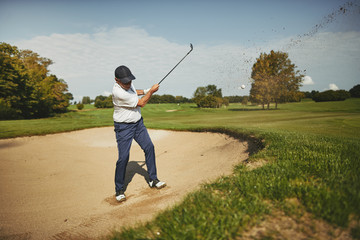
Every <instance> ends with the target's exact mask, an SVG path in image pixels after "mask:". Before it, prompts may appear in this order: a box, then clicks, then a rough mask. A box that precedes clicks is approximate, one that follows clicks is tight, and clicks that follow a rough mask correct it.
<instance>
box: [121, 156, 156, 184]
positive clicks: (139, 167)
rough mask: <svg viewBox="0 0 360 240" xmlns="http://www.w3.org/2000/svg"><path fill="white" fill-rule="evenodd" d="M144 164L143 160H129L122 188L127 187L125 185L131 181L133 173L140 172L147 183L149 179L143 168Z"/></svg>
mask: <svg viewBox="0 0 360 240" xmlns="http://www.w3.org/2000/svg"><path fill="white" fill-rule="evenodd" d="M143 166H145V161H129V162H128V164H127V166H126V173H125V183H124V188H125V190H126V189H127V186H128V185H129V183H130V182H131V181H132V179H133V177H134V176H135V174H140V175H141V176H143V177H144V179H145V181H146V182H147V183H148V182H149V181H150V178H149V174H148V172H147V171H146V170H145V169H144V168H143Z"/></svg>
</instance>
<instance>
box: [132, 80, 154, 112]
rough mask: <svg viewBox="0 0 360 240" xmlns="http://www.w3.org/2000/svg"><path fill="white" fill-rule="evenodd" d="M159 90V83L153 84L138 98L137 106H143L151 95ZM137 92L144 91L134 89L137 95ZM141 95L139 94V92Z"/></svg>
mask: <svg viewBox="0 0 360 240" xmlns="http://www.w3.org/2000/svg"><path fill="white" fill-rule="evenodd" d="M157 90H159V84H155V85H153V86H152V87H151V88H150V90H149V91H148V92H147V93H146V94H145V96H143V97H142V98H141V99H139V101H138V104H137V106H138V107H145V105H146V104H147V103H148V102H149V100H150V98H151V96H152V95H153V94H154V93H155V92H156V91H157ZM139 92H142V93H144V90H139V91H138V90H136V93H137V94H138V95H139ZM140 95H141V94H140Z"/></svg>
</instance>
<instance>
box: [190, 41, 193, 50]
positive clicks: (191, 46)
mask: <svg viewBox="0 0 360 240" xmlns="http://www.w3.org/2000/svg"><path fill="white" fill-rule="evenodd" d="M190 48H191V51H192V50H193V45H192V44H191V43H190Z"/></svg>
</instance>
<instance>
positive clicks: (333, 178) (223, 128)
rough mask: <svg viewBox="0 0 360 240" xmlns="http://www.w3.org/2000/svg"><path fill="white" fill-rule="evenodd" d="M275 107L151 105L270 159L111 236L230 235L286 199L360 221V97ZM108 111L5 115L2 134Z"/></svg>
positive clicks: (62, 126)
mask: <svg viewBox="0 0 360 240" xmlns="http://www.w3.org/2000/svg"><path fill="white" fill-rule="evenodd" d="M278 107H279V109H278V110H269V111H266V110H265V111H263V110H260V108H259V107H257V106H245V107H244V106H242V105H240V104H232V105H230V106H229V107H228V108H221V109H198V108H196V107H195V106H194V105H191V104H184V105H175V104H159V105H156V104H153V105H147V106H146V107H145V108H144V109H143V110H142V113H143V116H144V119H145V124H146V125H147V126H148V127H149V128H161V129H173V130H192V131H213V132H222V133H226V134H229V135H231V136H233V137H237V138H240V139H247V140H249V141H252V142H254V143H255V144H257V145H258V146H259V147H260V148H261V151H258V152H254V153H253V154H252V155H251V157H250V159H249V160H248V161H249V162H256V161H259V160H266V161H267V164H266V165H264V166H262V167H260V168H256V169H254V170H249V169H248V168H247V167H246V166H245V165H244V164H240V165H238V166H236V167H235V169H234V173H233V174H232V175H230V176H226V177H222V178H219V179H218V180H216V181H214V182H213V183H211V184H206V185H203V186H202V187H201V189H200V190H199V191H196V192H194V193H191V194H189V195H188V196H187V197H186V198H185V199H184V201H183V202H182V203H181V204H178V205H177V206H175V207H174V208H172V209H168V210H166V211H164V212H162V213H161V214H159V215H158V216H157V217H156V219H155V220H154V221H151V222H149V223H147V224H144V225H139V226H138V227H136V228H126V229H122V231H121V232H117V233H114V234H113V235H112V236H110V237H109V238H111V239H233V238H237V237H239V236H241V234H242V233H243V231H244V230H246V229H248V228H250V227H251V226H253V225H256V224H257V223H259V222H260V221H262V220H263V219H264V217H265V216H267V215H268V214H271V212H272V210H274V209H275V208H276V209H280V210H282V211H284V212H285V213H287V214H294V212H296V208H297V207H298V206H296V205H291V204H290V205H289V201H288V200H289V199H297V201H298V202H299V203H300V204H301V208H304V209H306V211H308V212H309V213H311V214H312V215H313V216H314V217H315V218H318V219H322V220H324V221H327V222H329V223H330V224H332V225H334V226H337V227H340V228H346V227H348V226H349V223H350V221H351V219H357V220H359V218H360V204H359V202H360V174H359V173H360V157H359V155H360V154H359V149H360V99H348V100H346V101H343V102H328V103H314V102H312V101H308V100H307V101H304V102H301V103H290V104H282V105H279V106H278ZM169 110H172V111H169ZM174 110H176V111H174ZM111 115H112V110H111V109H105V110H96V109H89V110H87V111H86V108H85V110H83V111H76V112H75V111H73V112H69V113H67V114H64V115H61V116H58V117H55V118H51V119H43V120H42V119H39V120H28V121H2V122H0V126H1V129H3V130H5V131H3V130H2V131H1V137H2V138H4V137H6V136H9V137H14V136H20V135H21V134H22V133H23V135H32V134H45V133H48V131H54V132H56V131H69V130H73V129H81V128H87V127H95V126H111V125H112V118H111V117H112V116H111ZM6 132H8V133H9V134H8V135H6ZM289 209H292V210H289ZM293 209H295V210H293ZM359 229H360V226H359V224H357V225H356V226H355V227H353V228H352V229H351V234H352V236H353V237H354V238H358V236H359Z"/></svg>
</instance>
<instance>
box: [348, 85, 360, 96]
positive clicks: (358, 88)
mask: <svg viewBox="0 0 360 240" xmlns="http://www.w3.org/2000/svg"><path fill="white" fill-rule="evenodd" d="M349 92H350V94H351V97H353V98H359V97H360V84H358V85H355V86H354V87H352V88H351V89H350V90H349Z"/></svg>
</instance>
